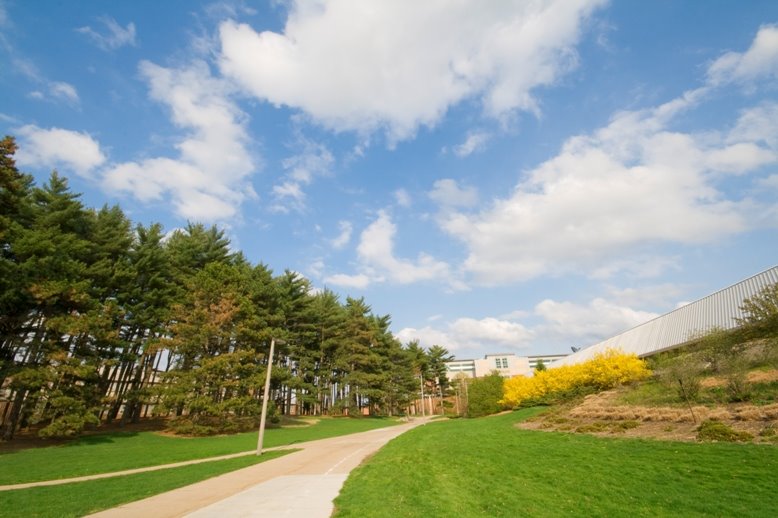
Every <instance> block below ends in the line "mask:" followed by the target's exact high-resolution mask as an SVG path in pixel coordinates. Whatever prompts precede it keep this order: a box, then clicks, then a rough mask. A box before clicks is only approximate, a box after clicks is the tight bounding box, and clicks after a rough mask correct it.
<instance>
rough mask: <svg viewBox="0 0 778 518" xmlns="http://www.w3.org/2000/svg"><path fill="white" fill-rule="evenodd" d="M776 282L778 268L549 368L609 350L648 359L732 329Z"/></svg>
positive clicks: (573, 355) (649, 322) (579, 360)
mask: <svg viewBox="0 0 778 518" xmlns="http://www.w3.org/2000/svg"><path fill="white" fill-rule="evenodd" d="M776 283H778V266H774V267H772V268H770V269H768V270H765V271H763V272H762V273H759V274H756V275H754V276H753V277H749V278H748V279H746V280H744V281H740V282H738V283H737V284H734V285H732V286H730V287H728V288H724V289H723V290H720V291H717V292H716V293H713V294H711V295H708V296H707V297H703V298H701V299H700V300H698V301H696V302H692V303H690V304H687V305H685V306H682V307H680V308H678V309H676V310H674V311H671V312H669V313H667V314H665V315H662V316H660V317H657V318H655V319H653V320H649V321H648V322H645V323H643V324H640V325H639V326H637V327H633V328H632V329H630V330H629V331H625V332H623V333H621V334H619V335H616V336H614V337H612V338H608V339H607V340H604V341H602V342H599V343H597V344H594V345H591V346H589V347H587V348H585V349H581V350H580V351H578V352H576V353H574V354H571V355H570V356H567V357H565V358H563V359H561V360H559V361H557V362H555V363H554V365H553V366H552V367H558V366H560V365H573V364H576V363H581V362H584V361H586V360H589V359H591V358H592V357H594V355H595V354H597V353H599V352H603V351H605V350H606V349H610V348H613V349H620V350H622V351H624V352H625V353H635V354H637V355H638V356H640V357H644V356H650V355H652V354H656V353H659V352H661V351H665V350H667V349H672V348H674V347H678V346H681V345H684V344H685V343H687V342H689V341H691V340H693V339H694V338H695V337H696V336H699V335H700V334H701V333H704V332H705V331H709V330H710V329H712V328H714V327H718V328H721V329H732V328H734V327H737V325H738V324H737V320H736V319H738V318H742V317H743V316H744V314H743V311H742V310H741V309H740V306H742V305H743V301H744V300H745V299H747V298H751V297H753V296H754V295H757V294H758V293H759V292H760V291H761V290H762V289H764V288H765V287H767V286H770V285H772V284H776Z"/></svg>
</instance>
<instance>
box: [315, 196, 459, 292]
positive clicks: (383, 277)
mask: <svg viewBox="0 0 778 518" xmlns="http://www.w3.org/2000/svg"><path fill="white" fill-rule="evenodd" d="M343 230H346V228H343V229H342V231H343ZM348 230H349V232H350V231H351V229H350V227H348ZM396 233H397V227H396V226H395V224H394V223H392V220H391V218H390V217H389V214H387V213H386V211H383V210H381V211H379V213H378V217H377V218H376V220H375V221H373V222H372V223H371V224H370V225H368V227H367V228H366V229H365V230H363V231H362V233H361V234H360V238H359V244H358V245H357V256H358V259H359V265H358V268H359V270H360V272H359V274H357V275H345V274H337V275H333V276H330V277H328V278H327V280H328V282H330V283H331V284H338V285H343V286H354V287H359V288H364V287H366V286H367V285H368V284H369V283H375V282H387V281H388V282H394V283H398V284H411V283H415V282H420V281H432V280H445V281H447V282H448V283H449V285H450V286H451V288H452V289H461V288H462V287H461V286H460V285H459V284H458V283H457V281H456V280H455V279H452V278H450V269H449V265H448V264H447V263H445V262H443V261H438V260H436V259H435V258H434V257H432V256H430V255H428V254H425V253H420V254H419V255H418V257H417V258H416V260H415V261H413V260H409V259H402V258H398V257H396V256H395V253H394V238H395V234H396ZM339 237H340V236H339Z"/></svg>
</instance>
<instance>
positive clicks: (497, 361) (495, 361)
mask: <svg viewBox="0 0 778 518" xmlns="http://www.w3.org/2000/svg"><path fill="white" fill-rule="evenodd" d="M494 364H495V365H496V366H497V368H498V369H499V368H500V359H499V358H495V359H494Z"/></svg>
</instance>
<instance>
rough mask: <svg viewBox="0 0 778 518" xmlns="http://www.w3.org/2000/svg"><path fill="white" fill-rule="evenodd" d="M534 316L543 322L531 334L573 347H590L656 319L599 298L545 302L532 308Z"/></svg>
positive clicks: (650, 314) (643, 312) (548, 300)
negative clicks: (582, 300)
mask: <svg viewBox="0 0 778 518" xmlns="http://www.w3.org/2000/svg"><path fill="white" fill-rule="evenodd" d="M535 314H536V315H538V316H539V317H541V318H542V319H543V323H541V324H540V325H538V327H537V328H535V330H534V331H535V332H536V333H537V334H541V335H543V336H544V337H545V339H546V340H553V341H556V342H567V343H569V344H570V345H576V346H582V345H591V344H593V343H596V342H599V341H601V340H604V339H607V338H610V337H611V336H615V335H617V334H619V333H621V332H623V331H626V330H628V329H631V328H633V327H635V326H637V325H639V324H642V323H643V322H647V321H649V320H651V319H653V318H656V317H658V316H659V314H658V313H651V312H648V311H639V310H635V309H632V308H630V307H626V306H621V305H618V304H614V303H613V302H610V301H607V300H605V299H602V298H596V299H593V300H592V301H590V302H589V303H588V304H576V303H572V302H557V301H554V300H551V299H546V300H544V301H542V302H540V303H539V304H538V305H537V306H535Z"/></svg>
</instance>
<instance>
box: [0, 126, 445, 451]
mask: <svg viewBox="0 0 778 518" xmlns="http://www.w3.org/2000/svg"><path fill="white" fill-rule="evenodd" d="M15 150H16V145H15V142H14V140H13V139H12V138H10V137H6V138H4V139H3V140H1V141H0V387H2V392H1V394H2V396H3V397H2V400H0V411H1V412H2V414H1V415H0V417H2V423H3V438H4V439H6V440H7V439H11V438H12V437H13V435H14V433H15V432H16V430H18V429H19V428H20V427H26V426H29V425H38V426H39V427H40V428H41V434H42V435H72V434H77V433H79V432H80V431H81V430H82V429H83V428H84V427H85V426H86V425H88V424H90V423H92V424H97V423H98V422H100V421H101V420H102V421H109V422H110V421H113V420H116V419H121V420H122V422H126V421H128V420H129V421H137V420H138V419H139V418H141V417H142V416H145V415H148V414H149V412H150V411H152V410H153V411H154V412H156V413H162V414H167V415H174V416H176V417H177V422H178V424H179V426H180V427H181V428H183V429H187V428H188V429H189V430H190V431H193V432H213V431H227V430H230V429H239V428H241V427H244V426H248V425H249V424H252V423H253V422H255V421H256V418H257V416H258V413H259V409H260V406H261V396H262V394H261V387H262V384H263V380H264V376H265V372H266V367H267V361H268V358H267V353H268V347H269V343H270V339H271V337H274V338H276V339H277V340H278V341H279V343H280V344H283V345H281V347H280V348H279V351H278V353H277V354H276V358H275V359H274V365H273V387H272V400H271V401H272V402H273V403H274V407H275V411H277V412H279V413H290V412H292V411H294V412H296V413H300V414H305V413H307V414H322V413H333V412H337V413H355V412H358V413H361V412H362V411H363V410H364V409H365V408H367V409H368V410H369V412H371V413H386V414H394V413H398V412H402V411H405V410H406V409H407V408H408V406H409V405H411V404H412V402H413V401H414V400H415V399H416V398H417V397H418V396H417V394H418V392H419V391H420V390H421V389H422V388H424V387H425V386H426V387H427V390H429V389H431V388H432V387H434V386H436V384H438V383H440V384H443V385H444V387H443V388H445V379H446V378H445V366H444V365H443V362H444V361H445V360H447V359H449V358H450V356H449V355H448V352H447V351H446V350H445V349H444V348H442V347H433V348H432V349H430V350H429V351H427V350H424V349H422V348H421V347H419V345H418V343H412V344H409V345H408V346H407V347H404V346H402V344H400V342H399V341H398V340H397V339H396V338H395V337H394V336H393V335H392V333H391V332H390V330H389V326H390V317H389V316H388V315H376V314H374V313H373V312H372V310H371V308H370V306H369V305H368V304H367V303H366V302H365V301H364V300H363V299H353V298H347V299H346V301H345V303H343V302H341V301H340V300H339V298H338V297H337V296H336V295H335V294H334V293H332V292H331V291H327V290H324V291H318V292H317V291H314V290H312V287H311V285H310V283H309V281H308V280H307V279H305V278H303V277H301V276H300V275H299V274H297V273H294V272H291V271H285V272H284V273H283V274H281V275H274V274H273V272H272V271H271V270H270V269H269V268H268V267H267V266H265V265H264V264H256V265H254V264H251V263H250V262H249V261H248V260H247V259H246V258H245V257H244V256H243V255H242V254H241V253H240V252H237V253H236V252H233V251H232V250H231V249H230V243H229V241H228V240H227V239H226V238H225V236H224V234H223V232H222V231H220V230H219V229H217V228H216V227H211V228H206V227H204V226H202V225H194V224H190V225H188V226H187V227H186V229H183V230H179V231H176V232H173V233H172V234H171V235H169V236H166V235H165V234H164V232H163V229H162V226H161V225H159V224H152V225H148V226H144V225H140V224H138V225H133V224H132V222H131V221H130V220H129V219H128V218H127V217H126V216H125V214H124V213H123V212H122V211H121V209H120V208H118V207H103V208H101V209H99V210H93V209H88V208H85V207H84V206H83V205H82V203H81V202H80V201H79V196H80V195H78V194H75V193H73V192H71V191H70V190H69V188H68V184H67V181H66V180H65V179H64V178H62V177H60V176H59V175H57V174H56V173H53V174H52V175H51V178H50V179H49V181H48V183H46V184H45V185H42V186H35V184H34V182H33V179H32V178H31V177H30V176H29V175H25V174H22V173H20V172H19V171H18V170H17V168H16V165H15V162H14V159H13V155H14V152H15Z"/></svg>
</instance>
